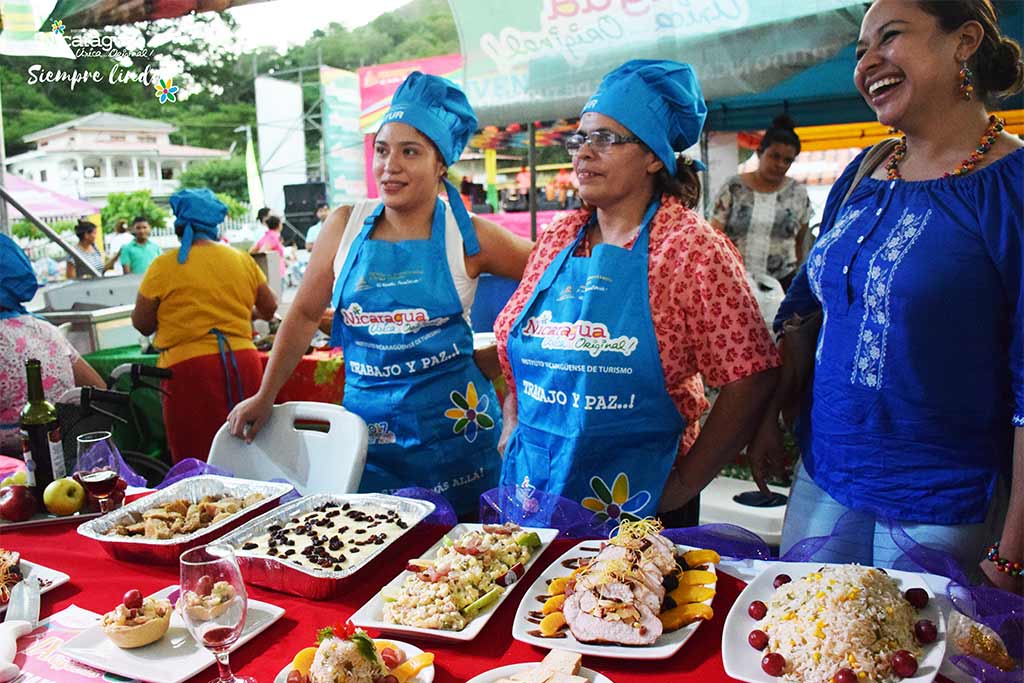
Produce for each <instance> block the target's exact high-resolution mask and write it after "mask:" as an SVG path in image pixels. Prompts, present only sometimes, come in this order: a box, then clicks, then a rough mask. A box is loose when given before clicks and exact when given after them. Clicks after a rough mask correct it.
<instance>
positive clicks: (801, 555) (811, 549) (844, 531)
mask: <svg viewBox="0 0 1024 683" xmlns="http://www.w3.org/2000/svg"><path fill="white" fill-rule="evenodd" d="M855 524H856V517H855V514H854V513H853V511H852V510H851V511H850V512H847V513H846V514H844V515H843V516H842V517H840V518H839V519H838V520H837V521H836V524H835V526H834V527H832V533H831V534H829V535H828V536H808V537H807V538H805V539H803V540H800V541H797V542H796V543H794V544H793V546H792V547H791V548H790V549H789V550H787V551H786V553H785V554H784V555H782V557H780V558H779V560H781V561H782V562H814V560H815V557H816V556H817V554H818V553H819V552H821V551H822V550H824V549H825V547H826V546H828V544H829V543H830V542H831V541H833V540H834V539H835V538H850V537H854V538H855V537H856V535H857V534H858V533H859V532H857V531H854V530H853V528H852V527H853V526H854V525H855Z"/></svg>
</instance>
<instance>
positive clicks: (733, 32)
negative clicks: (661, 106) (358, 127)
mask: <svg viewBox="0 0 1024 683" xmlns="http://www.w3.org/2000/svg"><path fill="white" fill-rule="evenodd" d="M449 4H450V6H451V8H452V12H453V14H454V16H455V23H456V26H457V28H458V30H459V41H460V43H461V47H462V54H463V57H464V59H465V71H464V80H463V84H464V88H465V90H466V94H467V95H468V97H469V101H470V102H471V103H472V104H473V107H474V109H475V110H476V113H477V116H478V117H479V119H480V123H481V124H482V125H488V124H498V125H501V124H504V123H508V122H510V121H536V120H540V121H553V120H557V119H561V118H564V117H566V116H575V115H577V114H578V113H579V111H580V109H581V108H582V106H583V104H584V103H585V102H586V99H587V98H588V97H590V95H591V94H593V92H594V91H595V90H596V88H597V85H598V84H599V83H600V80H601V77H602V76H603V75H604V74H605V73H607V72H608V71H610V70H611V69H613V68H614V67H616V66H618V65H619V64H621V63H623V62H625V61H627V60H629V59H634V58H645V59H675V60H679V61H685V62H689V63H690V64H692V65H693V66H694V69H695V70H696V72H697V75H698V77H699V78H700V82H701V86H702V88H703V90H704V96H705V98H706V99H709V100H714V99H721V98H725V97H732V96H735V95H740V94H750V93H756V92H761V91H764V90H767V89H769V88H771V87H772V86H774V85H775V84H777V83H779V82H780V81H783V80H785V79H787V78H790V77H792V76H794V75H796V74H798V73H800V72H802V71H804V70H805V69H807V68H808V67H810V66H812V65H814V64H818V63H819V62H822V61H824V60H827V59H829V58H831V57H833V56H834V55H835V54H836V53H837V52H838V51H839V50H840V49H842V48H843V47H844V46H846V45H849V44H850V43H851V42H852V41H854V40H855V39H856V37H857V31H858V29H859V27H860V20H861V18H862V17H863V14H864V3H863V2H862V0H757V2H751V1H750V0H689V1H688V2H685V3H682V2H680V3H662V2H654V1H653V0H631V1H630V2H621V3H619V2H611V0H565V1H564V2H543V0H521V1H519V2H512V3H504V4H503V5H502V11H501V12H500V13H496V12H495V11H494V7H493V4H492V3H486V2H479V0H449Z"/></svg>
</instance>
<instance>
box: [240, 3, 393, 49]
mask: <svg viewBox="0 0 1024 683" xmlns="http://www.w3.org/2000/svg"><path fill="white" fill-rule="evenodd" d="M407 2H409V0H271V1H270V2H257V3H255V4H252V5H242V6H240V7H234V8H232V9H229V10H228V13H230V14H231V15H232V16H233V17H234V18H235V20H236V21H237V22H238V25H239V27H240V29H241V31H240V33H241V45H240V47H241V48H242V49H243V50H245V49H250V48H254V47H258V46H261V45H271V46H274V47H277V48H278V51H279V52H284V50H285V49H286V48H287V47H288V46H289V45H295V44H299V43H302V42H304V41H305V40H306V39H308V38H309V36H311V35H312V34H313V31H314V30H316V29H317V28H320V27H323V28H326V27H327V26H328V25H329V24H331V23H338V24H341V25H343V26H345V27H346V28H348V29H353V28H356V27H359V26H363V25H364V24H367V23H369V22H371V21H373V20H374V19H375V18H377V17H378V16H379V15H381V14H384V13H385V12H390V11H392V10H394V9H397V8H399V7H401V6H402V5H404V4H406V3H407Z"/></svg>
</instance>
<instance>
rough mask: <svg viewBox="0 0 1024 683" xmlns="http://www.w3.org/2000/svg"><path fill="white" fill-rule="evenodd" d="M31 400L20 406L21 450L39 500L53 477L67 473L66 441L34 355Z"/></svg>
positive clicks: (29, 365)
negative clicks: (45, 390)
mask: <svg viewBox="0 0 1024 683" xmlns="http://www.w3.org/2000/svg"><path fill="white" fill-rule="evenodd" d="M25 372H26V375H27V378H28V384H27V386H28V401H27V402H26V403H25V406H24V407H23V408H22V409H21V421H20V424H21V451H22V457H23V458H24V459H25V469H26V470H27V474H28V486H29V488H31V489H32V491H33V493H35V495H36V497H37V498H38V499H39V500H42V499H43V490H44V489H45V488H46V487H47V485H48V484H49V483H50V482H51V481H53V480H54V479H60V478H61V477H63V476H64V475H65V474H66V471H65V469H64V443H63V441H62V439H61V433H60V423H58V422H57V409H56V408H54V406H53V404H52V403H50V402H49V401H47V400H46V397H45V396H44V395H43V367H42V363H40V362H39V361H38V360H36V359H35V358H30V359H28V360H27V361H25Z"/></svg>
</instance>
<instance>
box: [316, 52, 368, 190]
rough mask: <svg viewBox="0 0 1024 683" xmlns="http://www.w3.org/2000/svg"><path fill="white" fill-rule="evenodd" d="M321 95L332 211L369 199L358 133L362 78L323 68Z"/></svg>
mask: <svg viewBox="0 0 1024 683" xmlns="http://www.w3.org/2000/svg"><path fill="white" fill-rule="evenodd" d="M320 91H321V94H322V96H323V104H322V123H323V136H324V156H325V158H326V162H327V164H326V165H327V203H328V204H330V205H331V207H332V208H333V207H336V206H341V205H342V204H351V203H352V202H355V201H357V200H359V199H362V198H364V197H365V196H366V172H365V170H364V165H363V134H362V133H361V132H360V131H359V112H360V107H361V102H362V101H361V99H360V94H359V76H358V75H356V74H355V73H353V72H352V71H344V70H342V69H335V68H333V67H327V66H325V67H322V68H321V69H320Z"/></svg>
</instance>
